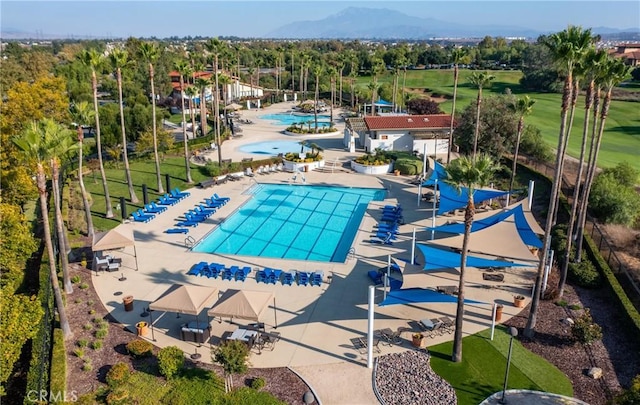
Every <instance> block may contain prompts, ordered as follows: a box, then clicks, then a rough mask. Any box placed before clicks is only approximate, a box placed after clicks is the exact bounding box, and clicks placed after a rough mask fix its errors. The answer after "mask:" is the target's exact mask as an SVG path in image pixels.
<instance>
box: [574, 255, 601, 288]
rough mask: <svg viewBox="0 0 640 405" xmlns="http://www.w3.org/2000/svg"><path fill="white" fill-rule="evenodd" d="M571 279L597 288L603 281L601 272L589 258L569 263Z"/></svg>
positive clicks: (587, 286) (588, 286) (579, 283)
mask: <svg viewBox="0 0 640 405" xmlns="http://www.w3.org/2000/svg"><path fill="white" fill-rule="evenodd" d="M569 280H571V281H572V282H574V283H576V284H577V285H579V286H580V287H585V288H597V287H600V285H601V283H602V279H601V278H600V273H598V270H596V267H595V266H594V265H593V263H591V261H590V260H589V259H585V260H582V261H581V262H580V263H569Z"/></svg>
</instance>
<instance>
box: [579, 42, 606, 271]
mask: <svg viewBox="0 0 640 405" xmlns="http://www.w3.org/2000/svg"><path fill="white" fill-rule="evenodd" d="M608 62H609V58H608V57H607V53H606V51H604V50H599V51H597V53H596V54H590V55H588V65H589V66H590V69H589V72H588V73H587V76H588V77H589V79H590V80H589V86H588V87H587V92H586V95H585V122H584V127H583V129H582V136H583V139H582V141H583V143H586V141H587V132H588V126H589V122H588V121H589V119H588V118H589V110H588V109H587V106H588V107H593V125H592V127H591V137H590V142H589V155H588V158H587V162H586V166H587V172H586V173H585V184H586V180H587V179H588V174H589V173H588V171H589V168H590V167H591V161H592V159H593V152H594V149H595V140H596V131H597V126H598V109H599V108H600V93H601V89H602V79H603V78H604V76H605V74H606V71H607V68H608ZM581 147H582V148H584V147H586V145H585V146H581ZM581 157H582V159H581V160H580V163H579V166H578V173H579V177H578V178H577V180H576V185H577V184H580V185H581V186H582V187H580V189H579V193H578V194H574V202H575V203H577V204H578V207H577V211H578V218H577V222H576V257H575V261H576V262H578V263H579V262H580V261H581V260H582V238H583V229H584V225H585V222H586V204H587V201H586V200H585V198H584V195H585V187H584V186H585V184H583V183H582V170H583V166H584V165H585V162H584V158H585V156H584V153H581ZM576 195H577V197H575V196H576Z"/></svg>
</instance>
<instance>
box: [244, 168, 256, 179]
mask: <svg viewBox="0 0 640 405" xmlns="http://www.w3.org/2000/svg"><path fill="white" fill-rule="evenodd" d="M244 175H245V176H248V177H253V176H255V174H253V170H251V168H250V167H247V168H246V169H244Z"/></svg>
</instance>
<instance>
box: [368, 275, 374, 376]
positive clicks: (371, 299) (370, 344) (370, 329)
mask: <svg viewBox="0 0 640 405" xmlns="http://www.w3.org/2000/svg"><path fill="white" fill-rule="evenodd" d="M374 297H375V287H374V286H372V285H370V286H369V324H368V327H367V368H373V319H374V315H375V312H374V311H375V309H374V305H375V304H374Z"/></svg>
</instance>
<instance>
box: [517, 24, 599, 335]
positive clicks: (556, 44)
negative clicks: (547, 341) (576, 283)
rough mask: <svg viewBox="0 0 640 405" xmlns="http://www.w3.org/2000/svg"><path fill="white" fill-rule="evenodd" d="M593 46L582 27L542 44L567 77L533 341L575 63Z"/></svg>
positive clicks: (529, 331) (532, 317) (532, 318)
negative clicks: (590, 45)
mask: <svg viewBox="0 0 640 405" xmlns="http://www.w3.org/2000/svg"><path fill="white" fill-rule="evenodd" d="M590 43H591V30H583V29H582V28H580V27H574V26H569V28H567V29H566V30H564V31H561V32H559V33H556V34H552V35H550V36H548V37H546V38H545V40H544V42H543V44H544V46H545V47H546V48H547V49H549V51H550V53H551V57H552V58H553V60H554V61H556V63H558V64H559V65H560V67H561V69H562V70H563V73H564V74H565V75H566V77H565V80H564V87H563V91H562V106H561V109H560V133H559V135H558V148H557V156H556V165H555V167H556V170H555V173H554V176H553V183H552V185H551V196H550V199H549V208H548V210H547V220H546V224H545V231H544V243H543V249H542V258H541V260H540V263H539V264H538V273H537V274H536V281H535V286H534V294H533V297H532V300H531V308H530V310H529V318H528V319H527V324H526V326H525V329H524V335H525V336H526V337H528V338H532V337H533V335H534V333H535V330H534V329H535V326H536V321H537V316H538V307H539V304H540V297H541V294H542V278H543V275H544V269H545V266H546V258H547V252H548V251H549V248H550V246H551V228H552V227H553V213H554V212H555V208H556V205H557V203H558V198H556V197H558V196H559V190H560V183H561V179H562V171H561V170H560V169H561V162H562V160H563V159H564V156H562V154H561V151H562V148H563V145H564V142H565V136H567V134H566V124H567V113H568V110H569V104H570V102H571V97H572V93H573V68H574V66H575V64H576V63H577V62H578V61H579V60H580V59H581V58H582V55H583V54H584V52H585V51H586V50H587V48H588V46H589V44H590Z"/></svg>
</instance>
